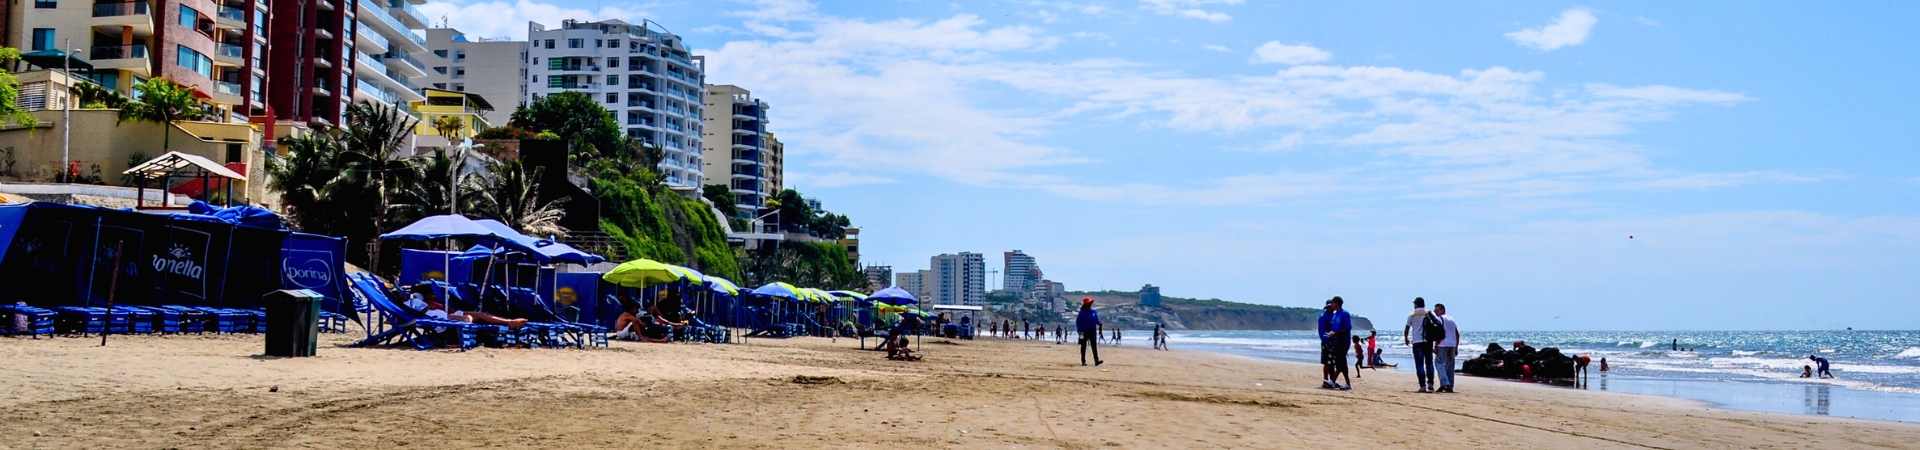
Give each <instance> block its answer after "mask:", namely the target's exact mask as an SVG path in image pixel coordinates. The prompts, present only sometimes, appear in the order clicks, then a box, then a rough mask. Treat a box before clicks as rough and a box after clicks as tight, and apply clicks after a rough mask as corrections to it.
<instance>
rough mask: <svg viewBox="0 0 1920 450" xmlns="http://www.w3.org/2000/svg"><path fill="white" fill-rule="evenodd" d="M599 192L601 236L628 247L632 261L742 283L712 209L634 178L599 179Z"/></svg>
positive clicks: (595, 189)
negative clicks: (676, 266) (676, 267)
mask: <svg viewBox="0 0 1920 450" xmlns="http://www.w3.org/2000/svg"><path fill="white" fill-rule="evenodd" d="M593 192H594V195H596V196H598V197H600V205H601V206H600V208H601V210H600V230H601V231H602V232H605V233H607V235H608V236H611V237H613V238H614V239H616V240H619V241H620V243H622V244H625V245H626V247H627V251H628V252H631V253H632V254H630V255H628V256H629V257H631V258H647V259H652V260H655V261H660V262H665V263H669V264H680V265H685V266H688V267H692V268H694V269H695V270H699V271H701V272H702V273H707V274H711V275H714V276H718V277H722V278H726V279H729V280H739V279H741V278H740V266H739V263H738V262H737V261H735V257H734V250H733V247H732V246H731V245H728V244H727V232H726V229H725V228H724V227H722V226H721V225H720V221H719V219H717V218H715V217H714V215H713V210H712V209H711V208H709V207H708V206H707V204H706V203H702V202H701V201H699V200H694V199H690V198H686V197H683V196H680V195H679V194H675V193H673V192H672V191H668V190H665V189H659V188H646V187H642V186H640V184H639V183H638V182H636V181H634V180H632V179H629V178H614V179H601V178H595V179H593Z"/></svg>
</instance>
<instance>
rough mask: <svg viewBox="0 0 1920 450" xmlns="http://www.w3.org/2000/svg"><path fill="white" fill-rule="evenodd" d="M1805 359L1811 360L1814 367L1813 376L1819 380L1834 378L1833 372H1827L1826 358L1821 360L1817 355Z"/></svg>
mask: <svg viewBox="0 0 1920 450" xmlns="http://www.w3.org/2000/svg"><path fill="white" fill-rule="evenodd" d="M1807 359H1808V360H1812V361H1813V364H1814V365H1815V366H1816V367H1814V370H1813V374H1814V375H1815V376H1818V377H1820V378H1821V379H1827V378H1834V376H1833V372H1831V371H1828V370H1827V369H1828V367H1827V359H1826V358H1822V357H1820V356H1819V355H1807Z"/></svg>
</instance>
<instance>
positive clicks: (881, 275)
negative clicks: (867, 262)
mask: <svg viewBox="0 0 1920 450" xmlns="http://www.w3.org/2000/svg"><path fill="white" fill-rule="evenodd" d="M860 271H861V272H864V273H866V274H867V285H868V287H872V288H873V289H874V290H880V289H886V288H889V287H893V266H867V267H865V268H862V269H860Z"/></svg>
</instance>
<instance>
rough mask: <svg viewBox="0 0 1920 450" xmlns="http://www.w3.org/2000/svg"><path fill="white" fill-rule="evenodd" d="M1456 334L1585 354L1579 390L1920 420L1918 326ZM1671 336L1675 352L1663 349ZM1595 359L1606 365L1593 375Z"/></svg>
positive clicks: (1254, 341) (1250, 347) (1204, 334)
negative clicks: (1825, 376) (1808, 374)
mask: <svg viewBox="0 0 1920 450" xmlns="http://www.w3.org/2000/svg"><path fill="white" fill-rule="evenodd" d="M1362 336H1364V334H1362ZM1461 339H1462V340H1463V341H1464V342H1462V344H1461V346H1460V358H1461V361H1462V362H1464V361H1465V360H1467V359H1469V358H1472V357H1475V356H1479V355H1480V354H1481V353H1482V352H1484V351H1485V350H1486V347H1487V344H1489V343H1499V344H1500V346H1502V347H1509V346H1511V344H1512V343H1513V342H1514V341H1526V342H1527V345H1531V346H1533V347H1534V348H1547V347H1559V348H1560V350H1561V352H1563V353H1566V354H1569V355H1578V354H1586V355H1591V356H1592V357H1593V359H1594V361H1595V363H1594V366H1593V367H1591V368H1589V371H1590V372H1589V373H1590V374H1591V378H1592V379H1591V382H1590V383H1589V385H1588V386H1587V387H1586V389H1594V390H1607V391H1616V392H1627V393H1636V394H1648V395H1662V396H1669V397H1680V398H1688V399H1693V400H1700V401H1705V402H1708V403H1712V404H1715V405H1719V406H1721V407H1726V408H1732V409H1744V410H1754V411H1770V412H1786V413H1796V414H1816V415H1833V416H1843V417H1856V418H1865V419H1878V420H1898V421H1908V422H1920V331H1677V332H1661V331H1544V332H1466V333H1462V335H1461ZM1675 339H1678V340H1679V347H1680V348H1681V350H1679V351H1675V350H1673V349H1672V346H1673V341H1674V340H1675ZM1167 341H1168V344H1169V345H1171V346H1172V347H1173V348H1174V349H1176V350H1178V349H1185V350H1200V351H1214V352H1221V353H1231V354H1237V355H1245V356H1253V357H1259V358H1271V359H1281V360H1289V361H1302V362H1310V363H1311V362H1318V360H1319V356H1318V355H1319V348H1320V344H1319V340H1318V339H1317V338H1316V337H1315V334H1314V333H1313V332H1310V331H1180V332H1172V333H1170V334H1169V335H1168V339H1167ZM1377 341H1378V342H1379V344H1380V345H1381V346H1382V347H1384V348H1385V353H1386V359H1387V360H1388V362H1390V363H1400V367H1399V368H1398V370H1401V371H1407V372H1410V371H1412V370H1413V365H1412V364H1411V362H1412V359H1411V358H1412V357H1413V354H1412V350H1411V349H1410V348H1408V347H1407V346H1405V345H1402V344H1401V340H1400V333H1399V330H1394V332H1393V333H1391V334H1387V333H1382V334H1381V335H1380V336H1379V338H1378V339H1377ZM1138 342H1142V343H1144V341H1138ZM1808 355H1820V356H1822V357H1825V358H1827V359H1828V360H1829V361H1831V362H1832V368H1833V373H1834V375H1835V376H1836V377H1837V379H1832V380H1819V379H1805V378H1800V372H1801V367H1802V366H1807V365H1811V364H1812V361H1809V360H1808V359H1807V356H1808ZM1349 358H1351V356H1349ZM1600 358H1606V359H1607V363H1608V365H1609V366H1610V368H1611V369H1612V370H1611V371H1609V372H1607V373H1604V374H1603V373H1600V372H1598V369H1599V362H1598V361H1599V360H1600ZM1461 376H1465V375H1461Z"/></svg>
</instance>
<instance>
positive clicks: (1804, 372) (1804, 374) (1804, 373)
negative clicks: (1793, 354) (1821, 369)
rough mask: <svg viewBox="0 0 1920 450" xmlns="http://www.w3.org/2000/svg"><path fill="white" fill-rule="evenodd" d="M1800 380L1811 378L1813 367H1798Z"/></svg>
mask: <svg viewBox="0 0 1920 450" xmlns="http://www.w3.org/2000/svg"><path fill="white" fill-rule="evenodd" d="M1800 378H1813V366H1800Z"/></svg>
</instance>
